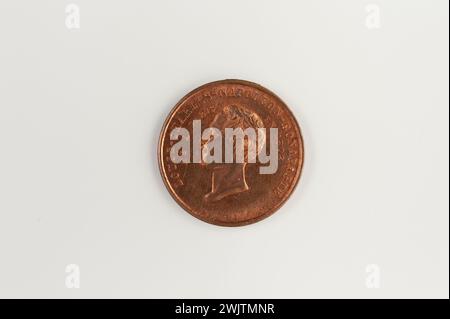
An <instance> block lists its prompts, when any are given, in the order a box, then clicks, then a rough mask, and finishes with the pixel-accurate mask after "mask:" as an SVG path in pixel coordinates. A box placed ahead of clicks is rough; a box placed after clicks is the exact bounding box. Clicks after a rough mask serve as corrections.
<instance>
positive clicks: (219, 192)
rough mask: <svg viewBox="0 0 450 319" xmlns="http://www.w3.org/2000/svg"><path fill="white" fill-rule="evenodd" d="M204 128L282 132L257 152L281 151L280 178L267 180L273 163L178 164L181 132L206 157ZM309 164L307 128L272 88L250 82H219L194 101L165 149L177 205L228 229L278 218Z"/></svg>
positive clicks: (172, 125) (179, 113) (162, 155)
mask: <svg viewBox="0 0 450 319" xmlns="http://www.w3.org/2000/svg"><path fill="white" fill-rule="evenodd" d="M196 120H197V122H198V123H200V121H201V124H199V125H200V127H201V132H203V131H204V130H206V129H208V128H211V127H213V128H216V129H218V130H219V131H221V132H224V129H225V128H227V127H231V128H236V127H239V128H241V129H246V128H249V127H251V128H254V129H260V128H264V129H265V130H266V131H267V132H268V131H269V130H270V128H276V129H277V136H276V137H277V140H276V141H274V140H272V137H271V138H269V135H267V138H265V139H264V141H263V142H262V143H261V141H260V139H259V135H258V144H257V145H258V146H257V152H261V151H264V150H263V148H266V151H267V150H271V151H273V150H274V148H275V147H276V148H277V151H278V153H277V163H276V164H277V167H276V170H275V171H274V172H269V173H265V174H264V173H261V171H262V169H261V168H262V167H266V170H267V165H268V164H267V161H266V163H264V164H263V163H261V162H259V161H256V162H252V161H250V160H248V155H246V157H245V160H244V162H242V163H237V162H232V163H229V162H227V163H225V162H222V163H216V162H212V163H209V164H207V163H204V162H203V161H200V162H198V161H197V162H196V161H195V160H192V158H193V157H195V156H196V155H195V154H194V155H192V154H184V155H186V156H187V157H184V158H185V159H187V160H186V161H185V162H178V163H176V162H174V161H173V158H172V157H171V156H172V155H173V154H172V153H171V150H172V148H173V146H174V145H175V144H176V143H177V142H178V141H179V139H177V138H176V137H177V136H176V135H174V134H172V135H173V136H171V132H173V131H174V129H177V128H178V129H180V128H181V129H182V130H184V129H185V130H184V131H185V132H186V133H188V134H189V135H188V137H186V136H184V137H185V139H190V141H189V144H188V145H189V147H190V148H191V149H192V153H195V147H196V144H198V145H197V147H198V148H200V149H201V148H202V147H203V146H204V144H205V140H204V139H202V136H200V137H199V136H198V135H199V134H198V133H197V137H195V135H196V132H195V121H196ZM199 120H200V121H199ZM271 133H272V132H271ZM181 138H183V137H182V136H181ZM196 138H197V142H196V140H195V139H196ZM245 141H250V140H249V139H248V140H245ZM248 143H250V142H248ZM248 143H247V142H246V143H245V145H244V146H245V147H247V148H248V147H249V145H248ZM271 144H272V145H271ZM260 146H261V147H260ZM222 147H223V146H222ZM200 153H201V152H200ZM180 154H181V152H180ZM248 154H250V153H248ZM274 154H275V153H274ZM198 156H199V154H198V152H197V157H198ZM200 156H201V154H200ZM236 158H237V157H236ZM303 158H304V150H303V139H302V135H301V132H300V128H299V125H298V123H297V121H296V119H295V117H294V116H293V114H292V113H291V111H290V110H289V109H288V107H287V106H286V104H285V103H284V102H283V101H282V100H281V99H280V98H279V97H277V96H276V95H275V94H274V93H272V92H271V91H269V90H267V89H266V88H264V87H262V86H260V85H258V84H255V83H252V82H248V81H243V80H222V81H217V82H212V83H208V84H205V85H203V86H201V87H199V88H197V89H195V90H193V91H192V92H190V93H188V94H187V95H186V96H185V97H183V98H182V99H181V100H180V101H179V102H178V104H177V105H176V106H175V107H174V108H173V109H172V111H171V112H170V114H169V116H168V117H167V119H166V121H165V123H164V125H163V128H162V131H161V135H160V140H159V145H158V159H159V167H160V171H161V175H162V178H163V180H164V183H165V185H166V187H167V189H168V191H169V192H170V194H171V195H172V197H173V198H174V199H175V201H176V202H177V203H178V204H179V205H180V206H181V207H183V208H184V209H185V210H186V211H187V212H189V213H190V214H191V215H193V216H195V217H197V218H199V219H201V220H203V221H205V222H208V223H211V224H215V225H221V226H242V225H247V224H251V223H255V222H257V221H260V220H261V219H264V218H266V217H268V216H270V215H271V214H273V213H274V212H275V211H276V210H278V208H280V207H281V206H282V205H283V203H285V202H286V200H287V199H288V198H289V196H290V195H291V193H292V192H293V190H294V188H295V186H296V185H297V183H298V180H299V178H300V174H301V170H302V165H303Z"/></svg>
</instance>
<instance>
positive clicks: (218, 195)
mask: <svg viewBox="0 0 450 319" xmlns="http://www.w3.org/2000/svg"><path fill="white" fill-rule="evenodd" d="M209 127H211V128H216V129H218V130H220V132H221V134H222V136H224V137H225V153H226V154H225V158H227V156H228V157H230V156H231V157H232V158H233V159H236V160H235V161H233V160H231V161H229V160H226V163H221V164H217V163H216V164H208V167H210V168H211V169H212V180H211V191H210V192H209V193H208V194H206V195H205V197H204V199H205V201H207V202H215V201H219V200H221V199H223V198H225V197H227V196H230V195H234V194H238V193H241V192H245V191H247V190H248V189H249V187H248V185H247V181H246V178H245V167H246V165H247V163H249V162H253V163H254V162H255V159H256V157H257V156H258V154H259V153H260V152H261V150H262V149H263V147H264V146H265V143H266V138H265V135H261V134H256V133H255V132H257V131H258V129H262V128H264V124H263V121H262V120H261V118H260V117H259V116H258V115H257V114H256V113H255V112H252V111H251V110H249V109H248V108H246V107H244V106H241V105H234V104H233V105H228V106H225V107H224V108H223V109H222V111H221V112H219V113H218V114H216V116H215V117H214V119H213V121H212V122H211V123H210V124H209ZM249 128H251V129H253V130H247V129H249ZM236 129H238V130H236ZM238 131H239V132H240V133H241V134H240V135H239V132H238ZM225 132H227V133H230V132H233V134H226V133H225ZM242 132H244V135H242ZM252 132H253V133H255V135H253V136H250V133H252ZM247 133H248V135H247ZM244 136H245V138H244ZM227 146H228V151H227ZM231 149H232V154H230V153H231V152H230V150H231ZM202 151H204V150H202ZM239 158H240V160H239Z"/></svg>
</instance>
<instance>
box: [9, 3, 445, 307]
mask: <svg viewBox="0 0 450 319" xmlns="http://www.w3.org/2000/svg"><path fill="white" fill-rule="evenodd" d="M71 3H73V5H70V4H71ZM448 5H449V4H448V1H447V0H435V1H428V0H416V1H411V0H403V1H401V0H389V1H388V0H374V1H361V0H346V1H334V0H328V1H325V0H320V1H317V0H314V1H313V0H308V1H307V0H303V1H273V0H272V1H261V0H252V1H237V0H236V1H234V0H233V1H230V0H227V1H207V0H204V1H199V0H193V1H182V0H179V1H144V0H142V1H138V0H131V1H106V0H96V1H92V0H89V1H88V0H76V1H75V0H74V1H59V0H58V1H57V0H53V1H44V0H42V1H31V0H29V1H23V0H2V1H1V3H0V297H44V298H45V297H61V298H72V297H76V298H78V297H150V298H156V297H159V298H164V297H193V298H195V297H198V298H203V297H210V298H216V297H252V298H258V297H267V298H272V297H286V298H302V297H306V298H314V297H326V298H327V297H343V298H346V297H358V298H372V297H374V298H380V297H388V298H389V297H447V298H448V294H449V291H448V287H449V286H448V283H449V277H448V274H449V273H448V270H449V255H448V254H449V250H448V249H449V246H448V239H449V237H448V236H449V218H448V217H449V215H448V185H449V184H448V183H449V181H448V176H449V175H448V174H449V170H448V163H449V156H448V155H449V153H448V142H449V141H448V129H449V119H448V116H449V107H448V102H449V101H448V85H449V83H448V67H449V65H448V54H449V51H448ZM66 10H67V12H66ZM77 16H78V18H79V20H77ZM78 23H79V24H78ZM226 78H238V79H245V80H249V81H253V82H257V83H260V84H261V85H263V86H265V87H267V88H269V89H270V90H273V91H274V92H276V93H277V94H278V95H279V96H280V97H281V98H282V99H283V100H284V101H285V102H286V103H287V104H288V105H289V107H290V108H291V109H292V111H293V112H294V114H295V116H296V117H297V119H298V121H299V123H300V125H301V128H302V131H303V134H304V139H305V150H306V158H305V166H304V171H303V175H302V178H301V180H300V183H299V185H298V187H297V189H296V190H295V192H294V194H293V195H292V196H291V198H290V200H289V201H288V202H287V203H286V204H285V205H284V206H283V207H282V208H281V209H280V210H279V211H278V212H277V213H276V214H274V215H273V216H271V217H269V218H267V219H265V220H263V221H261V222H259V223H256V224H253V225H250V226H245V227H239V228H225V227H218V226H213V225H209V224H206V223H204V222H201V221H199V220H197V219H195V218H193V217H191V216H190V215H189V214H187V213H186V212H185V211H183V210H182V209H181V208H180V207H179V206H178V205H177V204H176V203H175V202H174V200H173V199H172V198H171V197H170V195H169V193H168V192H167V191H166V189H165V187H164V185H163V182H162V179H161V177H160V174H159V171H158V164H157V156H156V154H157V141H158V136H159V132H160V130H161V127H162V123H163V121H164V119H165V117H166V116H167V115H168V113H169V111H170V110H171V108H172V107H173V106H174V105H175V103H176V102H177V101H178V100H179V99H180V98H181V97H182V96H183V95H184V94H186V93H187V92H188V91H190V90H192V89H194V88H196V87H197V86H199V85H201V84H204V83H206V82H210V81H214V80H220V79H226ZM78 286H79V288H77V287H78Z"/></svg>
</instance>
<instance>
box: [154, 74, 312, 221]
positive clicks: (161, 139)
mask: <svg viewBox="0 0 450 319" xmlns="http://www.w3.org/2000/svg"><path fill="white" fill-rule="evenodd" d="M217 84H241V85H246V86H250V87H253V88H256V89H258V90H261V91H263V92H265V93H267V94H268V95H271V96H273V97H274V98H275V99H277V100H278V101H279V102H280V103H281V104H282V105H283V106H284V107H285V108H286V110H287V112H288V114H290V115H291V119H292V120H293V122H294V123H295V125H296V127H297V130H298V134H299V139H300V142H301V143H300V144H301V145H300V151H301V160H300V161H299V163H298V165H297V172H296V175H295V177H294V180H295V181H294V182H293V183H292V184H291V186H290V188H289V191H288V192H286V194H285V196H284V197H283V198H282V200H281V201H280V202H279V203H278V204H277V205H275V206H274V207H272V208H271V209H269V210H268V211H267V212H266V213H265V214H263V215H260V216H258V217H255V218H252V219H248V220H245V221H241V222H230V223H227V222H216V221H212V220H209V219H207V218H202V217H201V216H198V215H196V214H195V213H194V210H193V209H190V208H189V206H188V205H186V204H185V203H184V202H183V200H182V199H181V198H180V197H179V196H178V195H177V194H176V192H175V190H174V189H173V187H172V186H171V185H170V182H169V181H168V180H169V178H168V176H167V174H166V171H165V169H164V161H163V158H162V156H163V153H164V152H163V150H162V147H163V144H164V136H165V134H166V131H167V128H168V124H169V123H170V121H171V120H172V119H173V116H174V115H175V113H176V111H177V110H178V108H179V107H181V105H182V104H183V103H184V102H185V101H186V100H187V99H188V98H189V97H190V96H191V95H194V94H195V93H197V92H198V91H201V90H203V89H204V88H205V87H208V86H214V85H217ZM304 148H305V147H304V140H303V135H302V131H301V128H300V125H299V124H298V122H297V119H296V118H295V116H294V113H293V112H292V111H291V109H290V108H289V107H288V106H287V104H286V103H284V101H283V100H282V99H281V98H280V97H279V96H278V95H276V94H275V93H273V92H272V91H270V90H269V89H267V88H265V87H263V86H262V85H260V84H257V83H254V82H250V81H246V80H239V79H225V80H218V81H213V82H208V83H205V84H203V85H201V86H199V87H197V88H195V89H194V90H192V91H190V92H189V93H187V94H186V95H184V96H183V97H182V98H181V99H180V100H179V101H178V103H177V104H176V105H175V106H174V107H173V108H172V109H171V111H170V113H169V115H168V116H167V117H166V119H165V121H164V123H163V126H162V129H161V132H160V134H159V142H158V150H157V152H158V166H159V172H160V174H161V177H162V180H163V182H164V185H165V187H166V188H167V190H168V191H169V194H170V195H171V196H172V198H173V199H174V200H175V202H177V204H178V205H179V206H181V208H183V209H184V210H185V211H186V212H188V213H189V214H190V215H192V216H194V217H195V218H197V219H199V220H201V221H204V222H206V223H208V224H211V225H216V226H224V227H239V226H245V225H250V224H254V223H256V222H259V221H261V220H263V219H266V218H267V217H269V216H271V215H273V214H274V213H275V212H277V211H278V210H279V209H280V208H281V207H282V206H283V205H284V204H285V203H286V202H287V201H288V199H289V198H290V197H291V195H292V193H293V192H294V191H295V189H296V188H297V185H298V183H299V180H300V177H301V174H302V171H303V165H304V162H305V149H304Z"/></svg>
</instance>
